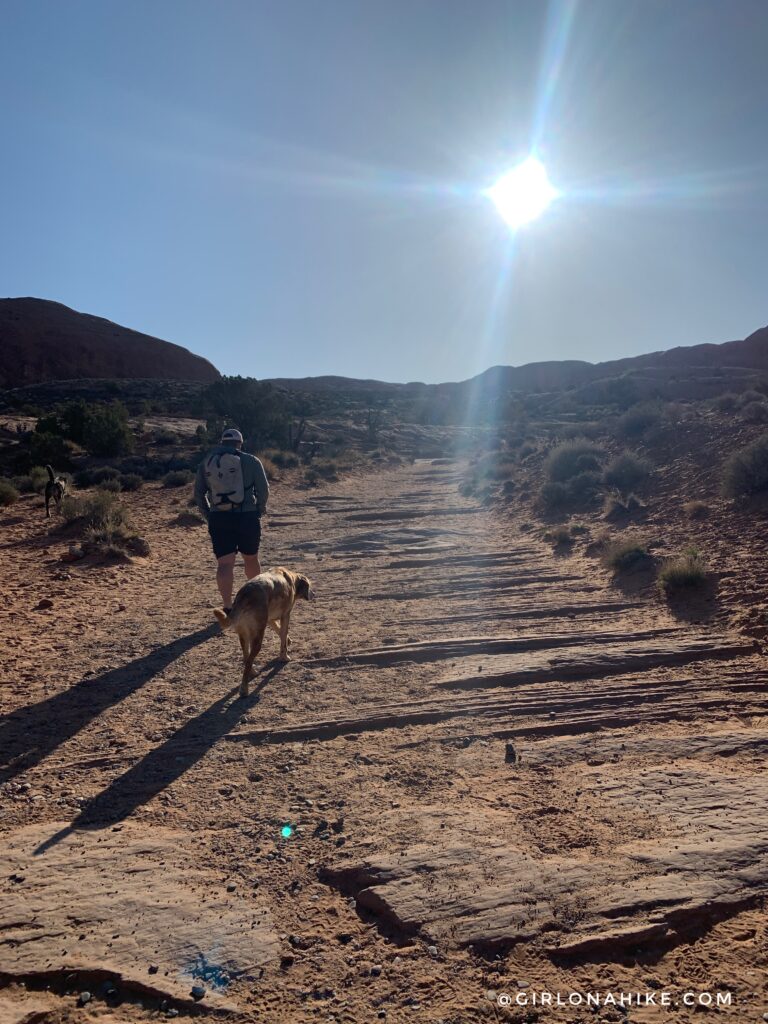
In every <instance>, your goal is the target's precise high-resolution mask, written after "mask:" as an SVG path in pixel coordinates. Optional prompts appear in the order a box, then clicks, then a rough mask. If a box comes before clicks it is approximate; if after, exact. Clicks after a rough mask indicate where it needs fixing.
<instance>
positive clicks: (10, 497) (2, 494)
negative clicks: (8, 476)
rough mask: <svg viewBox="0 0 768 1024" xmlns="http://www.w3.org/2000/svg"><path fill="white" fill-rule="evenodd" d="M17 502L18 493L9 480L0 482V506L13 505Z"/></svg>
mask: <svg viewBox="0 0 768 1024" xmlns="http://www.w3.org/2000/svg"><path fill="white" fill-rule="evenodd" d="M18 500H19V492H18V491H17V490H16V488H15V487H14V486H13V484H12V483H11V481H10V480H0V505H13V504H14V503H15V502H17V501H18Z"/></svg>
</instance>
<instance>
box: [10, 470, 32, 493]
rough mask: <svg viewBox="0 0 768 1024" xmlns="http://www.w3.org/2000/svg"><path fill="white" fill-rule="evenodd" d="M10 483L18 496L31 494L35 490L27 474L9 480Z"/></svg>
mask: <svg viewBox="0 0 768 1024" xmlns="http://www.w3.org/2000/svg"><path fill="white" fill-rule="evenodd" d="M11 483H12V484H13V486H14V487H15V488H16V490H17V491H18V492H19V494H32V493H33V491H34V489H35V485H34V483H33V481H32V477H31V476H29V474H27V473H24V474H22V475H21V476H15V477H14V478H13V479H12V480H11Z"/></svg>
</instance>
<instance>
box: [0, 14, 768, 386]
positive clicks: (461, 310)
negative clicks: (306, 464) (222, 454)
mask: <svg viewBox="0 0 768 1024" xmlns="http://www.w3.org/2000/svg"><path fill="white" fill-rule="evenodd" d="M0 14H1V15H2V33H1V34H0V97H2V99H0V217H1V220H0V223H2V237H3V244H2V246H0V295H6V296H15V295H36V296H40V297H43V298H50V299H55V300H57V301H60V302H64V303H66V304H67V305H70V306H73V307H74V308H76V309H79V310H82V311H85V312H90V313H95V314H98V315H100V316H105V317H108V318H109V319H112V320H115V321H117V322H119V323H122V324H124V325H126V326H129V327H133V328H136V329H138V330H142V331H146V332H147V333H150V334H154V335H157V336H159V337H162V338H166V339H168V340H170V341H175V342H178V343H179V344H182V345H186V346H187V347H189V348H190V349H192V350H193V351H195V352H199V353H201V354H202V355H205V356H207V357H208V358H210V359H211V360H212V361H213V362H214V363H215V364H216V365H217V366H218V367H219V368H220V369H221V370H222V371H224V372H227V373H243V374H248V375H252V376H256V377H272V376H306V375H315V374H321V373H338V374H344V375H347V376H355V377H376V378H379V379H385V380H393V381H407V380H424V381H441V380H459V379H464V378H466V377H469V376H471V375H472V374H474V373H476V372H478V371H480V370H482V369H484V368H485V367H486V366H489V365H492V364H495V363H509V364H520V363H524V362H529V361H532V360H538V359H560V358H582V359H589V360H593V361H595V360H600V359H610V358H617V357H620V356H624V355H631V354H637V353H641V352H647V351H651V350H654V349H659V348H669V347H672V346H674V345H681V344H682V345H686V344H695V343H698V342H702V341H726V340H730V339H732V338H738V337H743V336H744V335H746V334H748V333H750V332H751V331H752V330H754V329H756V328H757V327H759V326H762V325H763V324H765V323H766V322H768V298H767V296H768V290H767V289H766V283H767V282H766V276H767V275H766V268H768V260H766V255H765V245H766V243H765V239H766V237H768V134H767V133H766V132H765V123H766V117H767V116H768V73H766V70H765V53H766V52H768V5H766V3H765V2H764V0H717V2H713V0H674V2H671V0H663V2H662V0H659V2H657V0H580V2H578V0H575V2H574V0H570V2H568V0H559V2H555V3H551V4H548V3H547V2H545V0H504V2H497V0H477V2H474V3H473V2H470V0H376V2H373V0H349V2H347V0H344V2H341V0H312V2H309V0H269V2H263V0H248V2H241V0H215V2H214V0H208V2H201V0H153V2H144V0H131V2H130V3H127V2H124V0H120V2H117V0H46V2H44V0H3V2H2V5H0ZM534 146H535V147H536V151H537V153H538V154H539V156H540V158H541V159H542V161H543V162H544V163H545V164H546V166H547V169H548V171H549V175H550V178H551V179H552V181H553V183H554V184H555V185H556V186H557V187H558V188H559V189H560V190H561V191H562V193H563V195H562V197H561V198H560V199H559V200H558V201H557V202H556V203H555V204H553V205H552V206H551V207H550V209H549V210H548V211H547V212H546V213H545V215H544V216H543V217H542V218H541V219H539V220H538V221H536V222H535V223H533V224H531V225H529V226H527V227H526V228H525V229H523V230H522V231H520V232H519V233H517V234H513V233H511V232H510V230H509V228H508V227H507V226H506V225H505V224H504V223H503V221H502V220H501V219H500V218H499V217H498V215H497V213H496V211H495V209H494V207H493V206H492V204H491V203H490V202H489V201H488V199H487V198H486V197H485V196H483V194H482V190H483V189H485V188H486V187H488V186H489V185H491V184H492V183H493V181H494V180H495V179H496V178H497V177H498V176H499V174H501V173H502V172H503V171H505V170H506V169H507V168H508V167H510V166H512V165H514V164H515V163H516V162H517V161H518V160H520V159H522V158H524V157H525V156H527V155H528V152H529V151H530V150H531V148H532V147H534Z"/></svg>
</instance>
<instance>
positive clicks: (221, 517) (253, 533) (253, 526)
mask: <svg viewBox="0 0 768 1024" xmlns="http://www.w3.org/2000/svg"><path fill="white" fill-rule="evenodd" d="M208 533H209V534H210V535H211V543H212V544H213V553H214V555H216V557H217V558H223V557H224V555H233V554H235V552H236V551H239V552H240V553H241V554H243V555H258V553H259V544H260V543H261V517H260V516H259V515H257V513H256V512H240V511H239V510H235V511H233V512H211V513H210V515H209V516H208Z"/></svg>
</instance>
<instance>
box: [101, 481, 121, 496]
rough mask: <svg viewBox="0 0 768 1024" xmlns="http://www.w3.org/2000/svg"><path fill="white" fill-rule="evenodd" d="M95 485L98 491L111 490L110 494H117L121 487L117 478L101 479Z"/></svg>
mask: <svg viewBox="0 0 768 1024" xmlns="http://www.w3.org/2000/svg"><path fill="white" fill-rule="evenodd" d="M96 486H97V487H98V488H99V490H100V491H111V492H112V494H118V493H119V492H120V491H122V489H123V487H122V484H121V483H120V480H119V478H118V479H115V480H102V481H101V483H100V484H97V485H96Z"/></svg>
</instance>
